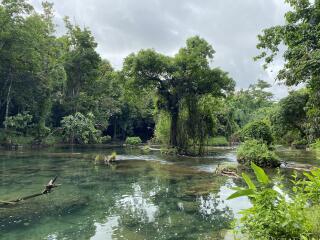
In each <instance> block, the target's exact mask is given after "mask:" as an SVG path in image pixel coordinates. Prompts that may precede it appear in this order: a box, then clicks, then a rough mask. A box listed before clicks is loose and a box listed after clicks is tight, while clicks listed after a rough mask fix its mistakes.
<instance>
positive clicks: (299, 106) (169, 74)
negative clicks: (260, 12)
mask: <svg viewBox="0 0 320 240" xmlns="http://www.w3.org/2000/svg"><path fill="white" fill-rule="evenodd" d="M288 2H289V3H290V4H291V6H292V11H290V12H288V13H287V14H286V16H285V17H286V24H285V25H283V26H275V27H272V28H269V29H266V30H264V31H263V33H262V34H261V35H259V41H260V42H259V44H258V49H261V50H262V52H261V55H259V56H258V57H257V59H259V58H264V59H265V61H266V64H269V63H270V62H271V61H272V59H273V58H274V56H275V55H276V54H277V52H278V46H279V45H280V44H284V45H285V46H287V50H286V51H285V53H284V55H283V56H284V59H285V65H284V68H283V69H282V70H281V71H280V72H279V75H278V79H279V81H282V82H283V83H284V84H286V85H288V86H294V85H297V84H300V83H304V85H303V87H302V88H300V89H299V90H295V91H291V92H290V93H289V95H288V96H287V97H285V98H283V99H281V100H280V101H277V100H275V98H274V96H273V94H272V92H271V91H270V87H271V86H270V84H268V83H267V82H265V81H263V80H257V82H256V83H255V84H252V85H250V86H249V88H248V89H240V90H236V85H235V81H234V80H233V79H232V78H230V76H229V75H228V73H227V72H225V71H224V70H223V69H220V68H217V67H214V61H213V60H214V54H215V50H214V49H213V47H212V46H211V45H210V44H209V43H208V42H207V41H206V40H205V39H203V38H201V37H199V36H194V37H190V38H188V39H187V40H186V44H185V46H182V47H181V48H180V50H179V51H178V52H177V53H176V54H175V55H174V56H166V55H164V54H162V53H159V52H156V51H155V50H154V49H143V50H140V51H139V52H137V53H132V54H130V55H129V56H127V57H126V58H125V59H124V64H123V68H122V69H120V70H115V69H113V67H112V66H111V64H110V63H109V61H108V60H107V59H102V58H101V56H100V55H99V53H98V52H97V50H96V49H97V42H96V41H95V39H94V36H93V34H92V33H91V31H90V29H88V28H85V27H84V28H81V27H80V26H78V25H75V24H73V23H72V22H71V21H70V19H69V18H68V17H65V19H64V20H65V33H64V34H63V35H60V36H58V35H57V34H56V25H55V24H54V22H53V18H54V14H53V5H52V4H51V3H49V2H44V3H43V8H42V11H41V12H37V11H36V10H35V9H34V8H33V7H32V6H31V5H30V4H28V2H27V1H23V0H19V1H18V0H3V1H2V2H1V5H0V25H1V30H0V80H1V81H0V123H1V131H0V141H1V144H4V145H8V144H9V145H10V144H41V145H43V144H54V143H73V144H94V143H110V141H111V140H113V141H118V142H119V141H120V142H123V141H125V140H126V139H127V138H128V137H139V138H140V139H141V140H142V141H143V142H145V141H148V140H150V141H151V142H152V143H160V144H163V145H168V146H170V147H173V148H175V149H176V150H177V152H179V153H183V154H193V155H195V154H196V155H198V154H200V155H201V154H204V153H205V149H206V147H207V146H221V145H227V144H231V143H238V142H243V141H246V140H251V139H256V140H259V141H262V142H264V143H266V144H267V145H268V146H269V147H270V146H272V145H274V144H284V145H292V146H298V147H299V146H301V147H303V146H306V145H308V144H313V143H315V142H316V141H317V139H318V138H319V129H318V128H319V124H318V122H319V121H318V119H319V116H318V115H319V114H318V112H319V106H318V105H319V104H318V99H319V98H318V97H317V96H318V94H319V91H318V85H319V84H318V82H317V81H318V76H319V74H318V71H319V70H318V65H317V64H316V63H317V59H318V48H319V46H318V42H317V41H316V39H317V36H318V35H317V34H318V32H317V31H318V30H317V28H316V27H315V26H318V25H317V24H318V21H319V19H320V18H319V17H318V13H319V11H318V9H319V2H318V1H315V3H311V2H309V1H288ZM302 49H303V50H302ZM313 146H317V145H313Z"/></svg>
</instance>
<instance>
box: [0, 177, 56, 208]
mask: <svg viewBox="0 0 320 240" xmlns="http://www.w3.org/2000/svg"><path fill="white" fill-rule="evenodd" d="M57 178H58V177H57V176H56V177H54V178H53V179H51V180H50V181H49V182H48V184H47V185H45V188H44V189H43V190H42V192H40V193H36V194H32V195H28V196H25V197H22V198H18V199H15V200H12V201H1V200H0V205H13V204H16V203H18V202H21V201H25V200H28V199H31V198H35V197H39V196H42V195H45V194H48V193H51V192H52V189H53V188H56V187H58V186H59V185H57V184H55V182H56V180H57Z"/></svg>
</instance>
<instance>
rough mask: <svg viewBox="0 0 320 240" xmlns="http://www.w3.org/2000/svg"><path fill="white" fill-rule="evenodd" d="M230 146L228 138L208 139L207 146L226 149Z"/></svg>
mask: <svg viewBox="0 0 320 240" xmlns="http://www.w3.org/2000/svg"><path fill="white" fill-rule="evenodd" d="M228 145H229V142H228V140H227V138H226V137H224V136H217V137H211V138H209V139H208V143H207V146H214V147H225V146H228Z"/></svg>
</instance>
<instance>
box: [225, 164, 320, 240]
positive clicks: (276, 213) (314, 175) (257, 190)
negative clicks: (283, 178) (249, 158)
mask: <svg viewBox="0 0 320 240" xmlns="http://www.w3.org/2000/svg"><path fill="white" fill-rule="evenodd" d="M251 167H252V169H253V171H254V173H255V176H256V178H257V181H258V182H259V184H258V185H256V184H254V183H253V181H251V179H250V177H249V176H248V175H246V174H245V173H243V174H242V177H243V179H244V180H245V182H246V183H247V186H248V187H247V188H237V189H236V190H237V191H236V192H235V193H233V194H232V195H231V196H230V197H229V198H228V199H234V198H238V197H241V196H247V197H249V198H250V200H251V202H252V204H253V206H252V207H251V208H249V209H246V210H243V211H242V212H241V214H242V218H241V219H240V222H241V224H240V226H239V227H240V231H241V232H242V233H243V234H245V235H246V236H247V237H248V238H249V239H260V240H268V239H302V240H307V239H320V224H319V220H320V205H319V203H320V194H319V191H320V169H316V170H313V171H311V173H310V174H309V173H304V177H305V179H302V180H297V175H296V174H295V175H294V176H293V177H294V178H293V180H292V182H293V187H292V189H291V191H290V192H286V190H285V189H284V188H283V187H282V186H281V185H274V184H273V183H272V182H271V181H270V180H269V177H268V176H267V175H266V174H265V172H264V170H263V169H262V168H260V167H258V166H257V165H255V164H254V163H251ZM292 193H293V194H292Z"/></svg>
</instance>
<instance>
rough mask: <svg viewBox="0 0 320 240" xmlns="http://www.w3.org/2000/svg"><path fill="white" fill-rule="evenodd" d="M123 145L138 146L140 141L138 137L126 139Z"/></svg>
mask: <svg viewBox="0 0 320 240" xmlns="http://www.w3.org/2000/svg"><path fill="white" fill-rule="evenodd" d="M125 143H126V144H128V145H139V144H141V143H142V140H141V139H140V138H139V137H127V139H126V141H125Z"/></svg>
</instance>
